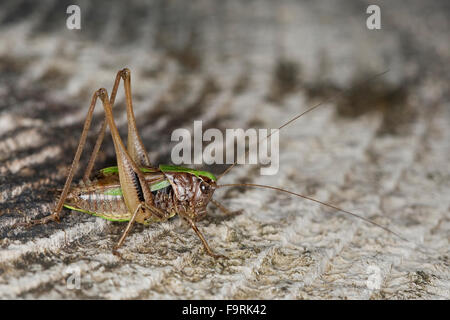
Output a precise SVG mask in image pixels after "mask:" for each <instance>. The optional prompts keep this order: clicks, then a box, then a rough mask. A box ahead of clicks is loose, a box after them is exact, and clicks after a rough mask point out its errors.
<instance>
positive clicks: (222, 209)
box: [210, 199, 243, 217]
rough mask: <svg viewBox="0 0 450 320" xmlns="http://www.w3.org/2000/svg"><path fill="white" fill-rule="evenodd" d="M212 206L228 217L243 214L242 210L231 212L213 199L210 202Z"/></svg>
mask: <svg viewBox="0 0 450 320" xmlns="http://www.w3.org/2000/svg"><path fill="white" fill-rule="evenodd" d="M210 201H211V203H212V204H214V205H215V206H216V207H217V208H219V209H220V211H222V212H223V213H224V214H225V215H226V216H229V217H232V216H237V215H239V214H241V213H242V212H243V210H242V209H240V210H236V211H230V210H228V209H227V208H225V207H224V206H223V205H222V204H221V203H220V202H218V201H216V200H214V199H211V200H210Z"/></svg>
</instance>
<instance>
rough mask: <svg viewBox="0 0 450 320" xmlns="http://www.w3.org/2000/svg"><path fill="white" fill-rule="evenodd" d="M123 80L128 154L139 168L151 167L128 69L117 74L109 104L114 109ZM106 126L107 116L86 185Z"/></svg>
mask: <svg viewBox="0 0 450 320" xmlns="http://www.w3.org/2000/svg"><path fill="white" fill-rule="evenodd" d="M121 78H122V79H123V81H124V88H125V99H126V104H127V119H128V145H127V148H128V153H129V155H130V157H131V159H132V160H133V161H134V162H135V163H136V165H137V166H139V167H140V166H147V167H150V166H151V163H150V160H149V158H148V153H147V151H146V150H145V147H144V144H143V143H142V140H141V138H140V136H139V133H138V131H137V127H136V118H135V116H134V112H133V104H132V96H131V72H130V70H129V69H128V68H125V69H122V70H120V71H119V72H118V73H117V75H116V79H115V81H114V86H113V90H112V92H111V97H110V99H109V102H110V104H111V107H112V106H113V105H114V102H115V99H116V94H117V90H118V87H119V83H120V79H121ZM106 124H107V119H106V115H105V118H104V119H103V123H102V127H101V128H100V131H99V135H98V138H97V141H96V143H95V147H94V150H93V151H92V154H91V157H90V159H89V163H88V165H87V167H86V171H85V173H84V176H83V181H84V182H85V183H89V181H90V180H89V176H90V174H91V172H92V168H93V167H94V163H95V159H96V157H97V154H98V151H99V150H100V146H101V144H102V142H103V139H104V136H105V130H106Z"/></svg>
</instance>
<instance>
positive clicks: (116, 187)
mask: <svg viewBox="0 0 450 320" xmlns="http://www.w3.org/2000/svg"><path fill="white" fill-rule="evenodd" d="M386 72H387V71H385V72H383V73H379V74H377V75H375V76H373V77H372V78H370V79H369V80H368V81H371V80H373V79H375V78H377V77H379V76H381V75H383V74H385V73H386ZM121 80H122V81H123V86H124V90H125V100H126V110H127V120H128V138H127V147H125V145H124V143H123V141H122V139H121V138H120V135H119V131H118V129H117V127H116V124H115V121H114V118H113V113H112V107H113V105H114V102H115V98H116V94H117V91H118V88H119V84H120V82H121ZM341 93H342V92H341ZM337 95H339V94H336V95H334V96H333V97H330V98H329V99H327V100H326V101H328V100H331V98H335V97H336V96H337ZM97 99H100V100H101V103H102V105H103V108H104V112H105V119H104V120H103V123H102V126H101V129H100V131H99V134H98V137H97V140H96V143H95V146H94V149H93V151H92V154H91V157H90V159H89V162H88V165H87V168H86V170H85V172H84V175H83V179H82V182H80V184H79V185H78V186H74V187H72V186H71V184H72V180H73V177H74V174H75V172H76V170H77V167H78V164H79V161H80V157H81V154H82V151H83V148H84V146H85V143H86V138H87V134H88V131H89V128H90V125H91V121H92V115H93V112H94V109H95V106H96V102H97ZM326 101H322V102H321V103H319V104H316V105H315V106H313V107H311V108H309V109H307V110H306V111H304V112H302V113H301V114H299V115H297V116H295V117H293V118H292V119H290V120H289V121H288V122H286V123H284V124H283V125H282V126H280V127H279V128H278V130H281V129H282V128H284V127H286V126H287V125H289V124H291V123H292V122H294V121H296V120H297V119H298V118H300V117H301V116H303V115H304V114H306V113H308V112H310V111H312V110H314V109H315V108H317V107H319V106H320V105H322V104H323V103H325V102H326ZM106 126H109V128H110V132H111V136H112V139H113V143H114V150H115V155H116V158H117V166H115V167H108V168H104V169H102V170H100V171H99V173H98V174H97V176H96V178H95V179H91V178H90V176H91V171H92V168H93V166H94V163H95V160H96V157H97V154H98V152H99V150H100V147H101V144H102V141H103V138H104V134H105V130H106ZM270 135H271V134H269V135H268V136H267V138H269V137H270ZM267 138H266V139H267ZM236 164H237V163H236V162H235V163H233V164H232V165H230V166H229V167H228V168H227V169H226V170H225V171H224V172H223V173H222V174H221V175H220V176H219V177H218V178H216V177H215V176H214V175H213V174H212V173H210V172H207V171H199V170H194V169H189V168H184V167H180V166H172V165H159V166H154V165H152V164H151V162H150V159H149V157H148V153H147V151H146V150H145V147H144V145H143V143H142V139H141V137H140V136H139V133H138V130H137V127H136V120H135V116H134V112H133V105H132V98H131V73H130V70H129V69H127V68H125V69H123V70H120V71H119V72H118V73H117V75H116V78H115V82H114V85H113V89H112V91H111V96H108V93H107V91H106V89H104V88H101V89H99V90H97V91H96V92H95V93H94V94H93V96H92V99H91V103H90V107H89V110H88V113H87V116H86V120H85V122H84V127H83V131H82V134H81V137H80V141H79V143H78V147H77V150H76V153H75V156H74V159H73V161H72V165H71V167H70V169H69V171H68V175H67V178H66V181H65V184H64V187H63V189H62V192H61V195H60V197H59V199H58V201H57V204H56V206H55V208H54V209H53V212H52V213H51V214H50V215H48V216H46V217H44V218H42V219H37V220H32V221H30V222H26V223H18V225H26V226H31V225H36V224H45V223H47V222H50V221H57V222H58V221H59V219H60V213H61V210H62V209H63V207H66V208H68V209H72V210H75V211H80V212H84V213H89V214H92V215H95V216H98V217H101V218H104V219H107V220H111V221H121V222H128V224H127V226H126V228H125V230H124V232H123V234H122V236H121V237H120V239H119V241H118V242H117V244H116V245H115V246H114V247H113V253H114V254H115V255H118V256H120V254H119V252H118V249H119V248H120V247H121V246H122V245H123V243H124V241H125V239H126V237H127V235H128V234H129V232H130V230H131V228H132V226H133V224H134V223H135V222H137V223H141V224H144V225H148V224H150V223H153V222H163V221H166V220H168V219H169V218H171V217H173V216H175V215H178V216H180V217H181V218H183V219H184V220H185V221H187V222H188V224H189V225H190V226H191V228H192V229H193V230H194V232H195V233H196V234H197V236H198V237H199V238H200V240H201V242H202V243H203V246H204V249H205V251H206V253H207V254H209V255H210V256H212V257H214V258H226V257H225V256H223V255H221V254H216V253H214V251H213V250H212V249H211V248H210V246H209V245H208V242H207V241H206V239H205V237H204V236H203V234H202V233H201V232H200V230H199V229H198V228H197V225H196V222H197V221H199V220H201V219H202V218H204V217H205V216H206V206H207V205H208V203H209V202H211V203H213V204H214V205H216V206H217V207H218V208H219V209H220V210H221V211H222V212H223V213H224V214H228V215H230V214H233V212H230V211H229V210H227V209H226V208H225V207H224V206H222V205H221V204H220V203H219V202H217V201H215V200H214V199H212V196H213V194H214V191H215V190H216V189H218V188H221V187H233V186H243V187H257V188H267V189H271V190H275V191H279V192H285V193H288V194H290V195H294V196H297V197H301V198H304V199H307V200H311V201H314V202H316V203H319V204H320V205H323V206H327V207H330V208H333V209H335V210H338V211H341V212H343V213H346V214H348V215H351V216H353V217H356V218H358V219H361V220H364V221H366V222H367V223H370V224H373V225H375V226H377V227H379V228H382V229H383V230H385V231H387V232H389V233H391V234H394V235H395V236H397V237H399V238H401V239H402V240H404V241H408V242H409V240H407V239H405V238H403V237H402V236H400V235H399V234H397V233H395V232H393V231H392V230H390V229H388V228H387V227H385V226H383V225H380V224H378V223H376V222H374V221H371V220H369V219H367V218H364V217H363V216H360V215H357V214H355V213H352V212H350V211H347V210H344V209H341V208H338V207H337V206H334V205H332V204H329V203H325V202H322V201H319V200H316V199H313V198H311V197H308V196H304V195H301V194H298V193H295V192H292V191H288V190H285V189H281V188H278V187H273V186H268V185H260V184H251V183H239V184H222V185H219V184H218V181H219V180H220V179H221V178H222V177H223V176H224V175H225V174H227V173H228V172H229V171H230V170H231V169H232V168H233V167H234V166H235V165H236Z"/></svg>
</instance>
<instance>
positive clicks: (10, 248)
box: [0, 1, 450, 299]
mask: <svg viewBox="0 0 450 320" xmlns="http://www.w3.org/2000/svg"><path fill="white" fill-rule="evenodd" d="M79 3H80V7H81V10H82V17H83V18H82V29H81V30H80V31H71V30H67V29H66V27H65V19H66V17H67V16H66V15H65V8H66V7H67V5H68V4H69V3H68V2H67V3H66V2H65V1H54V2H42V1H40V2H39V3H37V2H31V3H29V2H28V1H26V2H25V1H4V2H2V3H1V5H0V297H1V298H64V299H69V298H80V299H84V298H102V299H163V298H169V299H172V298H181V299H183V298H184V299H191V298H198V299H216V298H218V299H220V298H223V299H238V298H240V299H248V298H256V299H259V298H264V299H273V298H275V299H280V298H293V299H303V298H305V299H311V298H320V299H327V298H333V299H354V298H358V299H386V298H395V299H404V298H415V299H449V298H450V293H449V290H450V277H449V275H450V273H449V260H448V259H449V258H448V256H449V237H450V232H449V231H450V228H449V227H450V221H449V220H450V215H449V210H450V196H449V195H450V105H449V99H448V98H449V94H448V83H449V77H448V75H449V74H450V73H449V71H450V70H449V66H450V63H449V62H450V48H449V44H448V34H449V31H450V30H449V22H448V21H449V16H448V12H450V11H449V10H448V4H447V2H446V1H430V2H423V1H413V2H409V4H408V6H405V7H403V6H402V5H401V4H400V3H399V4H393V3H392V2H387V1H386V2H384V1H383V2H378V3H379V4H380V6H381V8H382V30H379V31H369V30H367V28H366V27H365V19H366V17H367V15H366V14H365V9H366V7H367V5H368V4H367V3H365V2H344V1H342V2H340V1H339V2H335V1H321V2H320V3H316V2H305V3H302V4H299V3H297V2H296V1H283V2H279V3H278V2H277V3H276V4H275V2H272V1H254V2H253V1H245V2H244V1H243V2H239V1H227V2H222V1H208V2H205V1H190V2H189V5H188V2H185V1H171V2H166V1H153V2H151V3H150V4H146V3H145V2H143V1H142V2H140V1H131V4H130V5H126V7H124V6H123V5H122V6H121V5H120V4H119V3H117V4H115V5H109V3H110V2H105V5H104V6H99V5H98V4H97V5H96V6H92V5H90V4H89V3H88V2H87V1H80V2H79ZM107 3H108V5H107ZM99 7H101V9H102V10H99ZM424 12H426V14H423V13H424ZM125 66H127V67H129V68H130V69H131V70H132V87H133V98H134V100H133V101H134V106H135V111H136V118H137V125H138V128H139V130H140V132H141V135H142V137H143V142H144V144H145V145H146V147H147V149H149V150H150V157H151V159H152V161H153V162H154V163H167V162H169V161H170V150H171V147H172V146H173V144H172V143H171V142H170V134H171V132H172V131H173V130H174V129H176V128H180V127H184V128H188V129H192V126H193V121H194V120H203V122H204V128H206V127H215V128H219V129H225V128H248V127H262V128H275V127H278V126H279V125H281V124H282V123H283V122H285V121H287V120H288V119H289V118H290V117H292V116H294V115H296V114H298V113H300V112H301V111H302V110H306V108H307V107H308V106H310V105H312V104H314V103H317V102H319V101H322V100H325V99H327V98H328V97H330V96H332V95H334V94H336V93H338V92H342V90H347V91H344V93H343V94H341V95H340V97H339V98H338V99H332V101H331V102H329V103H327V104H325V105H324V106H322V107H320V108H319V109H317V110H315V111H314V112H312V113H310V114H308V115H306V116H305V117H304V118H302V119H299V120H298V121H297V122H296V123H294V124H292V125H290V126H289V127H287V128H286V129H285V130H284V131H283V132H282V134H281V141H280V171H279V173H278V174H277V175H276V176H266V177H261V176H260V175H259V170H256V169H255V167H254V166H250V165H246V166H240V167H237V168H235V169H234V170H233V171H231V173H230V174H229V175H228V176H227V177H226V178H224V179H225V180H226V182H229V183H232V182H235V181H241V182H242V181H248V182H253V183H264V184H270V185H275V186H282V187H285V188H287V189H289V190H293V191H296V192H300V193H304V194H307V195H309V196H312V197H315V198H318V199H320V200H323V201H329V202H331V203H334V204H336V205H338V206H340V207H342V208H345V209H348V210H353V211H355V212H357V213H359V214H361V215H363V216H364V217H366V218H370V219H372V220H374V221H376V222H377V223H380V224H384V225H388V226H389V227H390V228H392V229H393V230H394V231H395V232H398V233H400V234H401V235H403V236H405V237H407V238H408V239H411V241H412V242H414V243H417V244H420V245H421V246H422V247H423V249H421V250H418V249H417V248H415V247H414V245H413V244H412V243H405V242H402V241H401V240H399V239H398V238H396V237H394V236H393V235H391V234H388V233H386V232H384V231H383V230H380V229H379V228H376V227H374V226H372V225H368V224H366V223H364V222H361V221H359V220H355V219H353V218H351V217H349V216H346V215H344V214H340V213H336V212H333V211H331V210H329V209H326V208H323V207H319V206H317V205H316V204H314V203H309V202H307V201H305V200H301V199H295V198H292V197H289V196H287V195H284V194H277V193H273V192H269V191H261V190H256V189H242V188H236V189H229V190H220V191H218V192H217V194H216V199H218V200H220V201H221V202H222V203H223V204H225V205H226V206H228V207H230V208H231V209H233V210H237V209H244V213H243V214H241V215H239V216H236V217H233V218H224V217H223V216H222V215H221V213H220V211H218V210H216V209H215V208H214V207H211V208H210V215H209V216H208V218H207V219H206V220H205V221H204V222H202V223H200V225H199V227H200V228H201V229H202V230H203V232H204V233H205V235H206V237H207V238H208V239H209V242H210V244H211V246H212V247H213V248H214V249H215V250H216V251H217V252H220V253H223V254H226V255H227V256H229V257H230V259H229V260H227V261H219V262H214V261H213V259H211V258H210V257H208V256H207V255H205V254H204V252H203V249H202V246H201V243H200V241H199V239H198V238H197V237H196V236H195V234H194V233H193V232H192V231H191V230H190V229H189V227H187V226H186V225H185V224H184V223H183V222H182V221H180V219H178V218H174V219H172V220H171V221H170V222H168V223H165V224H157V225H152V226H150V227H148V228H144V227H141V226H136V227H135V228H134V229H133V232H132V234H131V236H130V237H129V238H128V239H127V241H126V243H125V246H124V248H123V250H122V252H123V256H124V258H125V259H126V260H119V259H118V258H117V257H115V256H113V255H112V254H111V249H112V246H113V245H114V243H115V242H116V241H117V240H118V238H119V237H120V234H121V232H122V230H123V229H124V227H125V226H124V225H123V224H120V223H111V222H108V221H104V220H101V219H99V218H95V217H91V216H87V215H83V214H79V213H75V212H70V211H65V215H64V217H63V219H62V222H61V223H60V224H49V225H45V226H38V227H35V228H33V229H23V228H19V229H13V228H11V226H12V225H13V224H14V223H16V222H18V221H21V220H24V219H25V218H34V217H42V216H44V215H46V214H48V213H49V212H50V210H51V208H52V206H53V204H54V202H55V201H56V197H57V196H58V194H57V192H55V191H54V189H56V188H61V187H62V184H63V183H64V179H65V174H66V170H67V168H68V167H69V165H70V163H71V160H72V157H73V155H74V152H75V148H76V145H77V143H78V138H79V135H80V134H81V128H82V125H83V120H84V117H85V114H86V112H87V108H88V103H89V99H90V95H91V94H92V93H93V92H94V91H95V90H96V89H98V88H100V87H106V88H108V90H110V88H111V86H112V83H113V80H114V76H115V73H116V71H117V70H119V69H121V68H123V67H125ZM387 68H388V69H389V70H390V71H389V72H388V74H386V76H385V77H383V78H382V79H380V80H379V81H377V82H376V83H373V84H372V83H371V84H370V85H368V86H364V87H358V89H357V90H355V89H350V90H348V88H350V87H351V86H352V85H354V84H355V83H358V82H359V81H361V80H362V79H364V78H366V77H367V76H369V75H370V74H374V73H378V72H380V71H383V70H385V69H387ZM118 102H119V103H118V104H117V105H116V107H115V116H116V121H117V124H118V127H119V130H120V132H121V134H122V135H123V136H125V134H126V115H125V112H124V105H123V92H122V91H120V93H119V96H118ZM102 117H103V115H102V110H101V108H98V109H97V110H96V113H95V119H94V129H93V130H92V132H91V133H90V138H89V143H90V146H92V143H93V142H94V141H95V133H96V132H97V130H98V127H99V125H100V122H101V119H102ZM88 147H89V146H88ZM87 155H88V152H87V153H85V157H84V160H83V161H84V162H83V163H82V165H81V166H84V165H85V163H86V160H87V157H88V156H87ZM114 163H115V159H114V149H113V146H112V143H111V140H110V138H109V137H107V139H105V142H104V144H103V150H102V152H101V154H100V155H99V159H98V163H97V165H96V168H101V167H104V166H108V165H114ZM207 169H208V170H211V171H214V172H217V173H218V172H221V171H222V170H223V169H224V167H223V166H212V167H207ZM79 176H80V174H79V175H78V177H79ZM74 270H78V271H79V272H80V276H81V287H80V288H79V289H76V288H75V289H73V288H71V287H70V286H68V285H67V281H68V279H70V278H69V277H70V275H71V274H73V273H74ZM374 270H375V271H374ZM374 272H379V276H380V280H381V282H380V288H379V289H371V287H370V284H369V285H368V282H367V281H368V280H369V277H370V276H371V275H372V274H373V273H374Z"/></svg>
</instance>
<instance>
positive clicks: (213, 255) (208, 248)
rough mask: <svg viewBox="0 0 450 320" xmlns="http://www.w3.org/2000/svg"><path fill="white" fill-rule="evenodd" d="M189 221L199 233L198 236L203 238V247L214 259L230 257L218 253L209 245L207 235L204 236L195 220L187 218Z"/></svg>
mask: <svg viewBox="0 0 450 320" xmlns="http://www.w3.org/2000/svg"><path fill="white" fill-rule="evenodd" d="M187 221H188V222H189V224H190V225H191V227H192V229H194V231H195V233H196V234H197V236H198V237H199V238H200V240H202V243H203V247H205V250H206V253H208V254H209V255H210V256H211V257H213V258H214V259H218V258H224V259H228V258H227V257H226V256H224V255H222V254H216V253H214V252H213V251H212V250H211V248H210V246H209V245H208V242H206V239H205V237H204V236H203V234H202V233H201V232H200V230H198V228H197V226H196V225H195V223H194V221H192V220H190V219H187Z"/></svg>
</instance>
